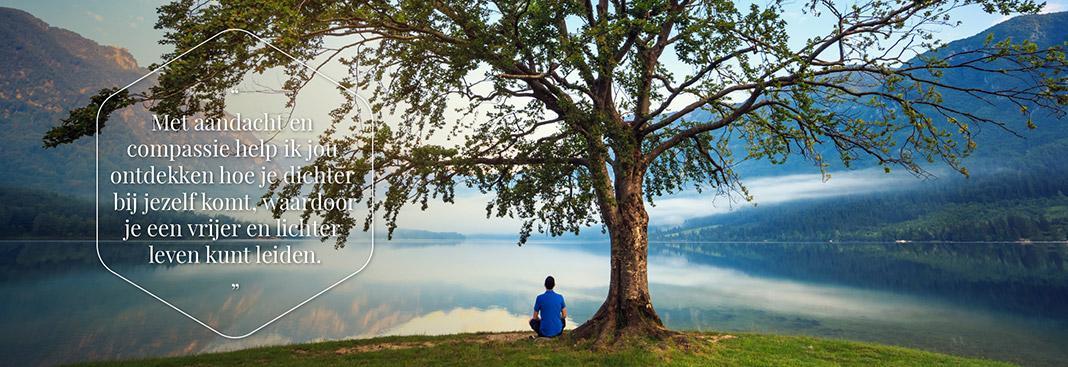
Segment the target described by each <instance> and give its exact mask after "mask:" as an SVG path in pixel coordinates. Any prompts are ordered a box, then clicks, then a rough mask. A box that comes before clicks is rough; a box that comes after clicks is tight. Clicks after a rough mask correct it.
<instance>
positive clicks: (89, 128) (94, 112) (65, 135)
mask: <svg viewBox="0 0 1068 367" xmlns="http://www.w3.org/2000/svg"><path fill="white" fill-rule="evenodd" d="M116 91H118V88H106V89H102V90H100V92H99V93H97V94H96V95H95V96H93V97H92V98H90V102H89V105H88V106H85V107H79V108H75V109H73V110H71V111H70V116H68V117H67V118H65V119H63V120H62V121H61V123H60V125H59V126H56V127H53V128H52V129H51V130H49V131H48V133H46V134H45V136H44V146H45V147H46V148H55V147H57V146H59V145H62V144H68V143H72V142H74V141H75V140H78V139H79V138H81V137H83V136H93V135H96V132H97V130H99V129H103V128H104V125H106V124H107V121H108V117H109V116H111V113H112V112H115V111H118V110H121V109H123V108H126V107H129V106H130V105H132V104H134V99H133V98H131V97H130V91H128V90H122V91H118V93H116ZM109 97H110V99H109ZM105 101H107V102H108V103H107V104H106V105H105V104H104V102H105ZM98 115H99V116H100V120H99V126H98V125H97V123H98V121H97V116H98Z"/></svg>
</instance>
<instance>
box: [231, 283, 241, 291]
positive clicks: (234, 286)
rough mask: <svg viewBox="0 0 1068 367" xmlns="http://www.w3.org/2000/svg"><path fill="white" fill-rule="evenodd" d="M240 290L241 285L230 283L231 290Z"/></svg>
mask: <svg viewBox="0 0 1068 367" xmlns="http://www.w3.org/2000/svg"><path fill="white" fill-rule="evenodd" d="M238 289H241V285H240V284H237V283H230V290H235V291H236V290H238Z"/></svg>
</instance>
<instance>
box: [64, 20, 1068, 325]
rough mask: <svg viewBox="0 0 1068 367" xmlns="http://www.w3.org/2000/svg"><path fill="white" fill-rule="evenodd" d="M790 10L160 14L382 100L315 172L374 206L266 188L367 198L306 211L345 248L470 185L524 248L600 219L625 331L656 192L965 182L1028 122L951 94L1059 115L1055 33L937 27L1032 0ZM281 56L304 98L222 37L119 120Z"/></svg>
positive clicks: (210, 89)
mask: <svg viewBox="0 0 1068 367" xmlns="http://www.w3.org/2000/svg"><path fill="white" fill-rule="evenodd" d="M784 3H786V2H785V1H781V0H772V1H769V2H767V3H766V4H748V3H744V4H743V3H735V2H734V1H731V0H669V1H661V0H644V1H625V0H602V1H599V2H593V1H590V0H585V1H573V0H561V1H542V0H525V1H503V0H502V1H468V0H460V1H454V0H440V1H421V0H415V1H379V0H369V1H357V2H351V3H335V2H333V1H318V0H300V1H297V0H292V1H288V0H273V1H259V0H256V1H253V0H235V1H218V2H216V1H194V0H181V1H176V2H174V3H172V4H169V5H165V6H163V7H161V8H160V9H159V14H160V18H159V23H158V25H157V28H160V29H163V30H165V31H166V36H165V39H164V40H163V42H164V43H165V44H168V45H170V46H173V48H174V51H173V52H172V53H169V54H167V55H165V56H164V58H165V59H170V58H172V57H174V56H176V55H178V54H180V53H181V52H183V51H185V50H187V49H190V48H192V47H193V46H194V45H197V44H199V43H201V42H202V41H204V40H205V39H207V38H208V37H210V36H212V35H214V34H216V33H217V32H219V31H221V30H224V29H228V28H242V29H245V30H248V31H251V32H254V33H255V34H257V35H259V36H261V37H264V38H265V39H267V40H269V41H270V42H271V43H272V44H273V45H274V46H277V47H278V48H280V49H281V50H282V51H284V52H285V53H288V54H289V55H291V56H293V57H296V58H297V59H299V60H301V61H303V62H305V63H308V64H310V65H312V66H313V67H315V66H318V65H324V64H329V63H331V62H338V63H341V64H344V65H348V66H349V68H348V70H349V73H348V75H347V76H346V77H345V78H344V79H343V80H342V82H343V83H344V84H345V86H346V87H351V88H352V89H354V90H359V91H361V93H363V94H365V95H367V97H368V98H369V100H370V102H371V106H372V110H373V113H372V114H371V116H372V117H371V119H372V120H373V121H371V122H374V124H366V125H363V126H372V125H373V126H377V129H371V128H370V127H368V128H365V129H358V128H352V129H350V128H345V127H343V125H341V124H342V123H348V122H349V121H350V120H354V121H362V122H368V121H367V120H366V118H364V117H361V114H359V113H357V111H356V110H357V109H358V108H359V105H357V104H356V103H355V102H356V101H355V100H354V99H353V98H352V97H351V96H348V95H347V94H345V95H346V98H347V102H346V103H343V104H342V105H340V106H338V108H337V109H336V110H335V111H333V114H332V115H333V116H334V118H335V121H334V125H333V127H332V128H330V129H329V130H328V131H327V132H326V133H325V134H324V135H323V136H322V137H321V139H322V142H323V143H327V144H337V145H339V146H341V147H343V148H344V153H345V154H342V155H340V156H336V157H324V158H321V159H319V160H317V161H315V162H314V163H313V164H312V165H310V166H309V167H311V166H318V167H320V168H323V167H333V168H335V169H342V170H354V171H357V172H358V173H360V174H361V176H363V177H370V170H371V167H372V165H371V164H370V163H371V160H373V161H374V163H375V164H374V165H373V167H374V169H375V171H376V173H377V177H378V180H379V181H380V182H382V183H384V185H383V187H387V188H386V189H385V193H384V198H383V199H381V200H379V201H373V200H370V199H369V198H370V196H369V195H368V192H369V191H368V190H366V188H367V186H368V185H369V184H370V183H369V182H367V181H363V182H361V183H360V184H358V185H328V184H316V185H312V186H310V187H300V186H297V185H289V186H284V185H282V186H279V185H276V186H275V187H273V188H272V190H271V192H270V193H268V195H276V196H281V197H294V196H298V195H309V196H328V197H335V198H339V197H344V198H353V199H357V200H364V201H365V202H366V203H367V204H368V206H369V208H371V209H373V210H370V211H369V212H370V213H371V214H369V215H368V216H367V217H363V216H362V214H360V215H358V216H359V218H356V217H354V216H353V214H352V213H348V212H338V211H323V212H306V213H303V214H304V215H305V218H308V217H310V216H318V217H321V218H323V219H324V220H325V221H327V222H328V223H336V224H340V225H342V226H343V228H344V229H345V231H344V233H343V235H342V236H340V238H338V239H337V241H338V245H343V244H344V242H345V240H346V239H347V236H348V234H349V229H351V228H354V227H356V228H359V227H361V226H362V227H363V229H364V230H366V229H367V228H368V226H369V225H370V217H371V216H382V217H383V218H384V219H385V221H386V223H388V228H389V229H390V230H391V231H392V229H393V228H395V227H396V220H397V214H398V213H399V212H400V211H401V209H402V207H404V206H406V204H416V205H420V206H421V207H423V208H426V206H427V205H428V202H430V201H432V200H443V201H445V202H451V201H452V200H453V199H454V197H455V189H456V187H457V185H460V186H467V187H473V188H477V189H478V190H480V191H481V192H483V193H486V194H489V195H491V196H490V197H491V199H490V202H489V203H488V205H487V215H496V216H508V217H518V218H521V219H523V221H524V222H523V223H524V225H523V227H522V229H521V233H520V243H521V244H522V243H523V242H525V241H526V239H527V238H528V237H529V236H530V234H531V233H532V232H534V231H537V232H545V233H549V234H551V235H561V234H564V233H567V232H574V233H578V232H579V230H580V229H581V228H584V227H589V226H591V225H596V224H598V223H600V224H601V225H602V227H601V228H603V229H604V230H606V231H607V233H608V235H609V237H610V239H611V277H610V283H609V288H608V295H607V299H606V300H605V301H604V304H603V305H602V306H601V307H600V309H599V310H598V311H597V312H596V314H594V315H593V317H591V318H590V319H589V321H587V322H586V323H585V324H583V325H582V326H581V327H579V328H578V329H577V330H575V332H574V334H575V335H577V336H579V337H584V338H594V339H595V340H596V341H598V342H612V341H615V340H620V337H621V336H626V335H665V334H667V333H668V332H667V330H666V329H665V328H664V327H663V325H662V323H661V320H660V318H659V317H658V316H657V314H656V312H655V311H654V309H653V305H652V300H651V298H650V295H649V286H648V277H647V256H648V246H649V243H648V230H647V228H648V223H649V216H648V214H647V212H646V203H647V202H651V201H652V200H653V199H654V198H655V197H658V196H661V195H665V194H670V193H674V192H678V191H679V190H684V189H689V188H691V187H692V188H694V189H696V190H702V189H704V190H708V189H711V190H715V191H716V192H717V193H741V195H743V196H744V197H747V198H748V194H747V193H746V191H745V188H744V186H743V185H742V184H741V181H740V180H739V177H738V175H737V173H736V172H735V171H734V169H733V168H734V165H735V163H736V159H735V158H734V157H735V154H739V155H742V156H744V158H746V159H761V158H763V159H767V160H769V161H772V162H781V161H783V160H785V159H786V158H787V157H790V156H801V157H805V158H807V159H810V160H813V161H814V162H815V163H816V164H815V166H819V167H821V168H823V167H826V163H825V159H827V160H830V159H832V157H825V155H831V156H833V159H835V160H840V161H842V162H844V163H845V164H846V165H848V164H849V163H850V162H853V161H855V160H857V159H863V160H866V161H869V162H875V163H877V164H879V165H882V166H884V167H886V169H887V170H889V169H890V168H891V167H892V166H899V167H904V168H905V169H907V170H909V171H913V172H922V171H923V169H924V168H923V167H924V162H935V161H942V162H945V163H948V164H949V165H950V166H951V167H953V168H955V169H957V170H959V171H961V172H962V173H966V171H965V169H964V167H962V166H961V164H960V162H961V158H962V157H964V156H965V155H966V154H967V153H969V152H970V151H971V150H972V149H973V148H974V143H973V141H972V137H971V130H970V128H969V127H970V126H972V125H975V124H994V125H998V126H1003V127H1007V128H1011V127H1012V126H1010V125H1012V122H1009V121H998V120H994V119H992V118H990V117H986V116H981V115H977V114H975V112H974V111H972V110H968V109H963V108H960V107H958V106H961V104H956V103H947V102H946V101H945V99H944V98H943V96H944V95H945V96H949V95H952V97H953V98H954V99H961V98H971V99H975V100H979V101H985V102H989V103H997V104H1001V105H1007V106H1013V108H1018V109H1019V110H1021V112H1022V114H1021V119H1020V124H1021V125H1023V122H1024V121H1025V120H1027V119H1026V117H1025V116H1026V115H1027V114H1029V113H1034V111H1036V110H1038V109H1046V110H1047V111H1052V112H1054V113H1062V112H1063V110H1062V108H1063V107H1064V105H1065V103H1066V97H1065V79H1064V76H1063V74H1062V71H1063V70H1064V66H1065V59H1064V55H1063V53H1062V52H1061V50H1060V48H1059V47H1055V48H1050V49H1040V48H1038V47H1036V46H1035V45H1034V44H1033V43H1029V42H1027V41H1026V40H1017V42H1013V41H1010V40H1002V39H990V41H989V42H988V43H987V44H986V45H985V46H984V47H981V48H979V49H969V50H948V49H943V48H942V47H941V46H942V44H941V42H940V41H939V39H938V37H937V36H936V33H937V32H938V31H939V30H942V29H945V28H946V27H952V26H954V25H956V24H957V23H956V20H954V19H952V18H951V15H953V14H955V12H956V11H957V10H958V9H960V8H963V7H975V8H977V9H981V10H983V11H985V12H989V13H1001V14H1013V13H1033V12H1037V11H1038V10H1039V9H1040V8H1041V6H1042V4H1036V3H1034V2H1033V1H1032V0H963V1H957V0H858V1H850V2H834V1H830V0H812V1H809V2H808V3H804V4H794V5H793V6H794V8H792V9H790V10H792V11H795V12H796V11H801V12H802V13H803V15H801V16H802V17H806V18H807V19H809V22H808V24H816V25H815V26H812V27H810V28H809V29H804V30H803V31H804V32H805V33H806V34H805V35H803V36H800V37H799V36H796V35H792V34H791V33H790V31H789V30H788V27H787V19H788V17H786V16H784V13H785V9H784V6H785V5H784ZM798 30H802V29H801V28H798ZM272 68H283V69H284V70H285V72H286V73H287V75H288V76H289V77H290V79H289V81H288V82H287V83H286V84H285V87H284V90H285V93H286V94H287V95H288V96H289V97H291V98H292V100H291V103H295V101H296V98H297V96H298V95H299V94H300V92H301V91H302V89H303V88H304V86H305V85H307V82H308V81H309V80H310V79H312V78H313V77H314V76H313V75H312V73H310V72H309V71H308V69H306V68H305V67H303V66H301V65H300V64H298V63H294V62H293V60H292V59H290V58H289V57H286V56H283V55H282V54H281V53H280V52H278V51H277V50H275V49H272V48H270V47H267V46H265V45H264V44H261V43H258V42H256V41H255V40H254V39H252V38H250V37H248V36H246V35H243V34H240V33H232V34H226V35H224V36H221V37H220V38H218V39H217V40H216V41H214V42H209V43H207V44H205V45H204V46H202V47H201V49H200V50H199V51H197V52H193V53H190V54H188V55H186V56H185V57H183V58H182V59H179V60H177V61H175V62H174V63H172V64H170V65H169V66H168V67H167V68H165V69H164V70H163V71H162V73H161V74H160V75H159V79H158V83H157V84H156V85H155V86H153V87H151V88H150V89H149V90H146V91H144V92H141V93H124V94H121V95H119V96H117V97H116V98H113V100H114V101H115V102H114V104H111V103H112V102H109V105H108V106H103V109H104V111H103V112H104V114H103V115H104V116H105V117H106V115H107V114H108V113H110V112H112V111H114V110H115V109H118V108H122V107H124V106H127V105H130V104H132V103H138V102H148V105H149V106H150V108H151V109H152V110H153V111H155V112H157V113H166V114H171V115H188V114H194V113H207V114H221V113H222V112H223V110H224V108H225V102H224V97H225V96H226V94H227V91H228V90H229V89H230V88H233V87H235V86H236V85H238V83H240V82H241V80H242V78H243V77H244V76H245V75H246V74H248V73H250V72H263V71H264V70H268V69H272ZM954 69H962V70H963V69H966V70H968V71H969V72H974V73H982V74H990V75H1006V74H1011V75H1012V76H1013V79H1012V80H1014V81H1015V82H1012V83H1004V87H1003V88H998V89H997V90H978V89H974V88H969V87H965V86H959V85H954V84H953V83H952V82H951V81H947V80H944V78H942V76H943V75H944V74H945V72H947V71H949V70H954ZM110 92H111V90H108V91H103V92H102V94H101V95H100V96H98V97H97V98H95V99H94V100H93V104H91V105H89V106H87V107H85V108H81V109H78V110H74V111H72V113H71V117H70V118H68V119H66V120H64V122H63V124H62V125H60V126H58V127H57V128H56V129H55V130H54V131H53V132H51V133H50V135H49V136H48V137H46V143H47V144H50V145H55V144H61V143H64V142H68V141H71V140H73V139H76V138H77V137H78V136H82V135H87V134H93V133H94V131H95V130H94V125H93V124H94V122H95V120H94V119H93V118H92V117H95V116H96V112H97V109H98V108H100V107H101V106H99V104H100V102H101V101H102V100H103V96H106V95H108V94H109V93H110ZM856 107H866V108H856ZM867 107H870V108H867ZM858 111H868V112H858ZM361 119H363V120H361ZM355 126H359V125H355ZM372 134H373V135H374V139H373V140H372V139H371V136H372ZM372 141H373V144H372ZM732 153H733V154H732ZM273 209H275V212H276V214H281V213H279V211H280V210H279V208H273Z"/></svg>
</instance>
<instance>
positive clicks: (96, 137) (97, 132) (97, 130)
mask: <svg viewBox="0 0 1068 367" xmlns="http://www.w3.org/2000/svg"><path fill="white" fill-rule="evenodd" d="M231 32H240V33H244V34H246V35H248V36H250V37H252V38H254V39H256V40H257V41H259V42H262V43H263V44H264V45H267V47H270V48H271V49H273V50H275V51H277V52H279V53H281V54H282V55H285V56H286V57H288V58H290V59H292V60H293V61H294V62H296V63H297V64H300V65H301V66H303V67H305V68H307V69H308V70H311V71H312V73H314V74H315V75H316V76H319V77H322V78H323V79H326V80H328V81H330V82H331V83H333V84H334V85H336V86H337V87H338V88H341V89H342V90H344V91H346V92H348V93H349V95H351V96H353V97H354V98H355V99H356V100H357V101H359V102H361V103H363V105H364V107H365V108H367V111H368V113H370V111H371V106H370V103H368V102H367V100H365V99H364V98H363V97H362V96H360V95H359V94H356V92H355V91H353V90H351V89H349V88H346V87H345V86H343V85H341V83H339V82H338V81H337V80H334V79H333V78H330V77H329V76H327V75H325V74H323V73H321V72H319V70H317V69H315V68H313V67H311V66H308V64H305V63H304V62H302V61H300V60H297V58H295V57H293V56H292V55H290V54H289V53H286V52H285V51H282V50H281V49H279V48H278V47H276V46H275V45H273V44H271V43H270V42H267V40H265V39H263V38H261V37H260V36H258V35H256V34H255V33H252V32H250V31H248V30H245V29H241V28H229V29H226V30H223V31H220V32H219V33H216V34H214V35H212V36H211V37H208V38H207V39H205V40H204V41H201V42H200V43H198V44H197V45H196V46H193V47H192V48H190V49H188V50H185V51H184V52H182V53H181V54H179V55H178V56H175V57H174V58H172V59H170V60H167V62H165V63H163V64H161V65H160V66H158V67H156V68H155V69H152V70H151V71H149V72H148V73H147V74H145V75H143V76H141V77H140V78H137V79H136V80H134V81H133V82H130V83H129V84H127V85H126V86H125V87H122V88H120V89H119V90H117V91H115V92H114V93H112V94H111V95H109V96H108V97H107V98H105V99H104V100H103V101H102V102H100V106H101V107H103V106H104V104H106V103H107V102H108V100H110V99H111V98H112V97H115V96H116V95H118V94H119V93H121V92H122V91H124V90H127V89H129V88H130V87H132V86H133V85H134V84H137V83H139V82H141V81H142V80H144V79H145V78H148V77H149V76H151V75H152V74H156V73H157V72H159V71H160V70H162V69H163V68H165V67H167V65H170V64H171V63H172V62H174V61H175V60H178V59H181V58H182V57H184V56H185V55H187V54H189V53H190V52H193V50H196V49H198V48H200V46H203V45H205V44H207V43H208V42H211V41H212V40H214V39H216V38H218V37H219V36H221V35H223V34H226V33H231ZM101 110H102V108H98V109H97V112H96V128H95V130H94V134H93V135H94V140H95V142H94V151H95V163H96V164H95V166H96V168H95V170H94V172H95V173H96V180H95V181H96V241H95V242H96V256H97V259H98V260H100V265H103V266H104V269H106V270H107V271H108V272H110V273H111V274H113V275H115V276H116V277H118V278H119V279H122V280H123V281H125V282H126V283H129V284H130V285H132V286H134V287H135V288H137V289H139V290H141V291H142V292H144V293H145V294H148V295H149V296H151V297H152V298H155V299H156V300H157V301H160V302H161V303H163V304H164V305H167V306H168V307H170V308H171V309H174V310H175V311H177V312H178V313H180V314H182V315H183V316H185V317H187V318H189V319H190V320H193V321H194V322H196V323H197V324H199V325H200V326H203V327H205V328H207V329H208V330H211V331H212V332H214V333H215V334H217V335H219V336H221V337H223V338H226V339H231V340H238V339H244V338H247V337H249V336H252V334H255V333H256V332H258V331H260V330H263V329H264V328H266V327H267V326H269V325H271V324H273V323H274V322H275V321H278V320H280V319H281V318H283V317H285V316H286V315H289V314H290V313H292V312H293V311H295V310H296V309H298V308H300V307H301V306H304V305H305V304H307V303H308V302H311V301H312V300H314V299H316V298H319V296H321V295H323V294H324V293H326V292H327V291H329V290H331V289H334V287H337V286H338V285H340V284H341V283H344V282H345V281H347V280H349V279H350V278H352V277H354V276H356V274H359V273H360V272H362V271H363V270H364V269H366V268H367V265H368V264H370V263H371V259H372V258H374V254H375V218H374V215H372V216H371V226H370V231H369V232H370V235H371V251H370V253H369V254H368V255H367V261H365V262H364V263H363V265H361V266H360V267H359V268H358V269H356V271H354V272H352V273H350V274H349V275H346V276H345V277H343V278H341V280H338V281H337V282H334V283H333V284H331V285H329V286H327V287H326V288H325V289H323V290H321V291H319V292H318V293H316V294H314V295H312V296H311V297H308V299H305V300H304V301H301V302H300V303H298V304H297V305H295V306H293V307H291V308H290V309H288V310H286V311H285V312H282V314H280V315H278V316H275V317H274V318H273V319H271V320H269V321H267V322H266V323H264V324H263V325H260V326H259V327H257V328H255V329H252V331H249V332H247V333H245V334H241V335H230V334H226V333H223V332H221V331H219V330H217V329H215V328H214V327H212V326H211V325H208V324H206V323H204V322H203V321H201V320H200V319H198V318H196V317H195V316H193V315H190V314H189V313H187V312H185V310H182V309H181V308H179V307H178V306H175V305H174V304H171V303H170V302H167V300H165V299H163V298H162V297H160V296H157V295H156V294H155V293H152V292H151V291H149V290H148V289H145V288H144V287H142V286H141V285H140V284H137V283H136V282H134V281H132V280H130V279H128V278H126V277H125V276H123V275H122V274H119V273H118V272H116V271H115V270H112V269H111V267H110V266H108V264H107V263H106V262H104V257H103V256H102V255H101V254H100V112H101ZM371 129H372V133H371V145H372V146H374V135H375V134H374V131H375V122H374V121H371ZM374 164H375V163H374V160H373V159H372V160H371V186H370V188H369V189H370V190H371V201H372V202H374V197H375V186H376V185H375V181H376V180H377V175H376V173H375V170H374V167H375V166H374Z"/></svg>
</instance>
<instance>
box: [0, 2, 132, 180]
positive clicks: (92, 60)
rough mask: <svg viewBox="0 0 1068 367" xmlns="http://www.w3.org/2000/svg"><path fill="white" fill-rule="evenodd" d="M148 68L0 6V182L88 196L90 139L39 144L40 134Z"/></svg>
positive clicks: (115, 50) (117, 51) (111, 49)
mask: <svg viewBox="0 0 1068 367" xmlns="http://www.w3.org/2000/svg"><path fill="white" fill-rule="evenodd" d="M146 72H147V70H144V69H143V68H140V67H138V66H137V63H136V61H134V58H133V57H132V56H131V55H130V54H129V53H128V52H127V51H126V50H123V49H120V48H116V47H110V46H102V45H99V44H97V43H95V42H93V41H91V40H89V39H86V38H84V37H81V36H79V35H78V34H76V33H74V32H71V31H68V30H64V29H60V28H56V27H51V26H49V25H48V24H46V23H45V22H43V21H41V20H40V19H37V18H36V17H34V16H32V15H30V14H29V13H26V12H23V11H20V10H16V9H10V8H0V142H2V144H4V149H3V150H0V160H2V161H3V162H4V164H3V165H2V166H0V184H2V185H3V186H27V187H29V186H33V187H43V188H49V189H53V190H56V191H64V192H69V193H76V194H79V195H83V196H86V195H89V194H90V193H91V190H92V188H93V170H92V163H93V160H92V159H93V149H92V145H91V143H92V141H91V140H85V141H81V142H78V143H76V144H71V145H70V146H66V147H63V148H60V149H51V150H44V149H42V147H41V146H42V144H41V136H42V135H43V134H44V133H45V131H47V130H48V129H49V128H51V126H53V125H54V124H55V123H56V122H57V121H59V119H60V118H62V117H65V116H66V112H67V111H68V110H69V109H70V108H72V107H75V106H79V105H84V104H85V103H87V102H88V100H89V96H90V95H92V94H95V93H96V91H97V90H98V89H100V88H104V87H112V86H115V85H125V83H128V82H129V81H132V80H134V79H136V78H137V77H140V76H141V75H144V74H145V73H146Z"/></svg>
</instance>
